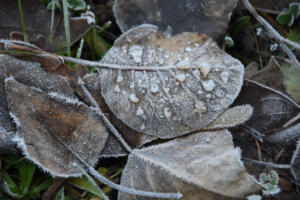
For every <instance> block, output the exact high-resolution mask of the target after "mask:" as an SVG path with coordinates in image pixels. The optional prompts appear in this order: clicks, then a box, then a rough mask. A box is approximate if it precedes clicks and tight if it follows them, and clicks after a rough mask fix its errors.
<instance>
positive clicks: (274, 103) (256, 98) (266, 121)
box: [235, 80, 300, 134]
mask: <svg viewBox="0 0 300 200" xmlns="http://www.w3.org/2000/svg"><path fill="white" fill-rule="evenodd" d="M241 104H250V105H251V106H252V107H253V110H254V112H253V115H252V117H251V119H250V120H248V121H247V122H246V123H245V125H246V126H248V127H250V128H254V129H256V130H257V131H259V132H260V133H262V134H265V133H269V132H272V131H274V130H276V129H279V128H282V127H283V125H284V124H285V123H286V122H288V121H289V120H290V119H292V118H293V117H295V116H296V115H297V114H298V113H299V111H300V107H299V105H297V103H296V102H294V101H293V100H292V99H291V98H289V97H288V96H286V95H284V94H283V93H281V92H278V91H276V90H274V89H272V88H269V87H267V86H264V85H262V84H260V83H257V82H255V81H251V80H245V81H244V85H243V88H242V91H241V93H240V95H239V96H238V98H237V99H236V101H235V105H241Z"/></svg>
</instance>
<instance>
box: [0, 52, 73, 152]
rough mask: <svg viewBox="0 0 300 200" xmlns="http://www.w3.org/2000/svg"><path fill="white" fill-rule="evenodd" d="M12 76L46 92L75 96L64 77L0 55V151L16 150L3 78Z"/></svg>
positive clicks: (13, 128)
mask: <svg viewBox="0 0 300 200" xmlns="http://www.w3.org/2000/svg"><path fill="white" fill-rule="evenodd" d="M10 76H13V77H14V79H16V80H17V81H18V82H20V83H23V84H25V85H28V86H30V87H33V88H38V89H42V90H44V91H46V92H50V91H52V92H59V93H63V94H65V95H67V96H69V97H71V98H75V95H74V94H73V92H72V89H71V88H70V87H69V84H68V82H67V80H66V79H65V78H63V77H62V76H57V75H54V74H52V73H47V72H45V71H44V70H43V69H42V68H41V66H40V64H38V63H34V62H28V61H24V60H20V59H16V58H14V57H12V56H8V55H1V56H0V149H1V148H3V150H1V152H13V151H16V148H15V143H13V142H11V138H12V137H13V136H14V134H15V131H16V130H15V126H14V124H13V123H12V120H11V117H10V115H9V110H8V103H7V100H6V92H5V87H4V86H5V82H4V81H5V78H9V77H10Z"/></svg>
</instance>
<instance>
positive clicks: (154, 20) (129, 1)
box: [113, 0, 238, 41]
mask: <svg viewBox="0 0 300 200" xmlns="http://www.w3.org/2000/svg"><path fill="white" fill-rule="evenodd" d="M237 2H238V1H237V0H233V1H226V0H217V1H209V0H204V1H197V0H165V1H149V0H140V1H134V0H117V1H115V4H114V8H113V10H114V15H115V17H116V19H117V23H118V25H119V27H120V29H121V30H122V32H126V31H128V30H129V29H130V28H132V27H135V26H137V25H141V24H144V23H149V24H154V25H157V26H159V28H160V30H161V31H162V32H165V33H166V34H168V35H169V34H174V35H175V34H178V33H182V32H198V33H205V34H207V35H208V36H210V37H212V38H214V39H215V40H217V41H218V40H223V37H224V36H225V32H226V29H227V24H228V23H229V20H230V16H231V13H232V11H233V9H234V8H235V6H236V4H237ZM175 13H176V14H175Z"/></svg>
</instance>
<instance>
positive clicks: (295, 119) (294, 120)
mask: <svg viewBox="0 0 300 200" xmlns="http://www.w3.org/2000/svg"><path fill="white" fill-rule="evenodd" d="M299 119H300V112H299V113H298V115H296V116H295V117H293V118H292V119H291V120H289V121H288V122H286V123H285V124H284V125H283V127H284V128H286V127H289V126H290V125H292V124H293V123H294V122H296V121H298V120H299Z"/></svg>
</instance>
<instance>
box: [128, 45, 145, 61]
mask: <svg viewBox="0 0 300 200" xmlns="http://www.w3.org/2000/svg"><path fill="white" fill-rule="evenodd" d="M129 54H130V55H131V56H132V58H133V60H134V61H135V62H137V63H140V62H141V61H142V55H143V47H141V46H138V45H133V46H132V47H130V49H129Z"/></svg>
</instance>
